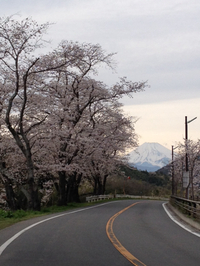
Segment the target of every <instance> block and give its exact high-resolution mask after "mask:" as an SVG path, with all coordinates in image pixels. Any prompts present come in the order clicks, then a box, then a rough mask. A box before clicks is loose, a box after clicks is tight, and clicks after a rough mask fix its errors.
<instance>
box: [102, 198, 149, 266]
mask: <svg viewBox="0 0 200 266" xmlns="http://www.w3.org/2000/svg"><path fill="white" fill-rule="evenodd" d="M138 203H140V202H135V203H133V204H131V205H130V206H128V207H126V208H125V209H123V210H121V211H119V212H118V213H116V214H115V215H113V216H112V217H111V218H110V220H109V221H108V223H107V225H106V233H107V236H108V238H109V239H110V241H111V242H112V244H113V245H114V247H115V248H116V249H117V250H118V251H119V252H120V253H121V254H122V255H123V256H124V257H125V258H126V259H127V260H129V261H130V262H131V263H132V264H133V265H135V266H146V265H145V264H144V263H142V262H141V261H140V260H138V259H137V258H136V257H134V256H133V255H132V254H131V253H130V252H129V251H128V250H127V249H125V247H123V246H122V244H121V243H120V242H119V240H118V239H117V238H116V236H115V234H114V232H113V223H114V220H115V219H116V217H117V216H118V215H120V214H121V213H123V212H124V211H126V210H128V209H129V208H131V207H132V206H134V205H136V204H138Z"/></svg>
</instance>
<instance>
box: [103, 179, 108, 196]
mask: <svg viewBox="0 0 200 266" xmlns="http://www.w3.org/2000/svg"><path fill="white" fill-rule="evenodd" d="M107 177H108V175H104V178H103V187H102V194H103V195H104V194H105V190H106V181H107Z"/></svg>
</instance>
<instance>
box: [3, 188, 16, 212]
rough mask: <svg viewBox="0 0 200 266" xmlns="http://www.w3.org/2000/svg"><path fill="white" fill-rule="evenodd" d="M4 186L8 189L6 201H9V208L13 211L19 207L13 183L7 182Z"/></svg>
mask: <svg viewBox="0 0 200 266" xmlns="http://www.w3.org/2000/svg"><path fill="white" fill-rule="evenodd" d="M4 186H5V190H6V201H7V203H8V206H9V208H10V209H11V210H13V211H15V210H17V209H19V206H18V204H17V201H16V198H15V193H14V191H13V187H12V185H11V184H9V183H5V184H4Z"/></svg>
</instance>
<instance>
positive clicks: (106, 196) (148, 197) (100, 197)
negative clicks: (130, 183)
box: [86, 194, 168, 202]
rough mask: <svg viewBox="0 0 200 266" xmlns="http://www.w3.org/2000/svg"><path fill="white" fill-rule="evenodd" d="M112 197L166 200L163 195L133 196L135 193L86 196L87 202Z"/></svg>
mask: <svg viewBox="0 0 200 266" xmlns="http://www.w3.org/2000/svg"><path fill="white" fill-rule="evenodd" d="M114 198H117V199H119V198H129V199H155V200H168V199H167V198H163V197H153V196H135V195H124V194H116V195H111V194H110V195H96V196H89V197H86V201H87V202H94V201H99V200H105V199H114Z"/></svg>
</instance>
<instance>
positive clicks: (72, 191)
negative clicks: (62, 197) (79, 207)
mask: <svg viewBox="0 0 200 266" xmlns="http://www.w3.org/2000/svg"><path fill="white" fill-rule="evenodd" d="M81 177H82V174H77V173H74V174H73V175H71V176H70V177H69V179H68V182H67V203H69V202H78V203H79V202H80V198H79V193H78V188H79V185H80V182H81Z"/></svg>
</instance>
